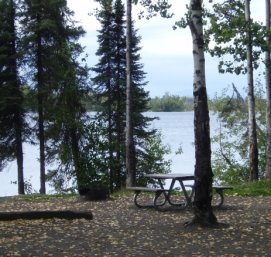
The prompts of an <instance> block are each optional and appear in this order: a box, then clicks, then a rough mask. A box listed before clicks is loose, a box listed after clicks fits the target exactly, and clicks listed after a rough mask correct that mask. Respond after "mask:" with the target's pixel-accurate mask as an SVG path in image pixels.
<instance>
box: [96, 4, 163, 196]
mask: <svg viewBox="0 0 271 257" xmlns="http://www.w3.org/2000/svg"><path fill="white" fill-rule="evenodd" d="M101 4H102V9H101V11H100V12H99V20H100V22H101V25H102V26H101V30H100V31H99V35H98V42H99V43H100V46H99V49H98V51H97V53H96V54H97V55H98V56H99V57H100V60H99V63H98V64H97V65H96V66H95V67H94V68H93V69H92V70H93V71H95V73H96V76H95V77H94V78H93V83H94V85H95V91H96V94H97V97H98V99H100V102H101V104H102V106H103V110H102V112H100V113H99V114H98V117H99V118H100V119H101V120H103V124H104V128H103V129H102V130H101V133H102V136H103V137H104V138H106V145H107V147H105V148H106V149H108V152H107V158H106V163H107V167H109V174H110V189H111V191H113V190H115V189H118V188H120V187H121V186H123V185H125V181H126V164H125V160H126V156H125V126H126V115H125V113H126V105H125V103H126V36H125V20H124V6H123V4H122V2H121V1H120V0H116V1H115V2H114V3H112V2H111V1H102V2H101ZM136 34H137V31H136V30H135V29H134V27H133V26H132V40H131V82H132V84H131V85H132V87H131V90H132V95H133V98H132V99H131V104H132V105H131V106H133V108H132V109H131V114H132V116H131V120H132V123H131V125H132V132H133V141H134V142H135V148H134V157H133V158H134V165H136V166H135V169H138V178H139V177H140V174H142V172H143V170H142V169H141V168H142V167H146V162H145V161H144V158H148V157H149V160H150V159H152V160H154V158H152V157H151V155H152V154H153V153H151V152H150V151H147V150H146V149H147V148H148V150H149V147H150V144H151V143H150V141H151V140H150V141H149V143H150V144H148V143H147V141H148V137H149V139H150V137H151V136H153V134H154V133H155V132H154V131H149V130H148V129H147V127H148V123H149V122H150V121H151V120H152V119H151V118H147V117H145V116H144V115H143V112H145V111H147V110H148V108H147V103H148V100H149V97H148V93H147V92H145V91H144V86H145V85H146V82H145V81H144V80H145V73H144V71H143V65H142V64H141V63H140V54H139V51H140V47H139V43H140V37H138V36H137V35H136ZM153 139H154V138H153V137H152V140H153ZM156 150H157V149H156ZM163 150H164V149H163ZM159 161H161V159H159ZM143 163H144V164H143ZM152 165H153V166H155V165H154V164H153V163H152ZM145 171H146V170H144V172H145ZM150 171H153V172H154V170H152V169H150ZM106 172H107V170H104V174H106Z"/></svg>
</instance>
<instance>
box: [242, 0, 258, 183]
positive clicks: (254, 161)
mask: <svg viewBox="0 0 271 257" xmlns="http://www.w3.org/2000/svg"><path fill="white" fill-rule="evenodd" d="M245 14H246V22H247V27H248V30H247V32H246V37H247V46H246V47H247V80H248V133H249V166H250V167H249V168H250V180H251V181H256V180H258V174H259V170H258V144H257V130H256V118H255V97H254V83H253V57H252V37H251V19H250V0H246V1H245Z"/></svg>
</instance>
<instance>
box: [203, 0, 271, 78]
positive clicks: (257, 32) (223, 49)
mask: <svg viewBox="0 0 271 257" xmlns="http://www.w3.org/2000/svg"><path fill="white" fill-rule="evenodd" d="M205 18H206V20H205V23H206V25H205V27H204V29H205V31H204V40H205V44H206V50H207V51H208V52H209V53H210V54H211V56H217V57H219V58H220V61H219V65H218V70H219V72H220V73H235V74H237V75H239V74H245V73H246V72H247V71H246V63H245V61H246V58H247V57H246V43H247V42H246V41H247V38H246V33H247V32H248V28H250V32H251V35H252V46H253V68H254V69H257V68H258V67H259V63H260V62H261V54H262V53H263V51H264V49H266V43H265V36H266V31H265V29H264V26H263V25H262V24H260V23H258V22H255V21H252V22H251V24H250V26H248V24H247V22H246V20H245V7H244V1H240V0H234V1H232V0H227V1H224V2H223V3H214V4H213V5H212V8H211V9H210V10H207V9H206V10H205Z"/></svg>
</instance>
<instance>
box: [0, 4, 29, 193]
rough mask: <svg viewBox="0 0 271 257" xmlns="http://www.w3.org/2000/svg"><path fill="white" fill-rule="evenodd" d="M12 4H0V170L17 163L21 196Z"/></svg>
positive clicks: (20, 139) (20, 99)
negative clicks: (7, 162) (10, 163)
mask: <svg viewBox="0 0 271 257" xmlns="http://www.w3.org/2000/svg"><path fill="white" fill-rule="evenodd" d="M15 4H16V3H15V1H13V0H1V1H0V9H1V16H0V124H1V125H0V170H1V169H3V167H4V165H5V163H6V161H11V160H13V159H16V160H17V166H18V193H19V194H24V172H23V148H22V143H23V134H24V133H23V130H24V127H25V122H24V110H23V107H22V105H23V96H22V92H21V84H20V79H19V74H18V46H17V43H18V42H17V31H16V27H15V21H16V13H15V9H16V7H15Z"/></svg>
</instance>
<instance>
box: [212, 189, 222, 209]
mask: <svg viewBox="0 0 271 257" xmlns="http://www.w3.org/2000/svg"><path fill="white" fill-rule="evenodd" d="M213 191H215V194H217V195H215V194H213V199H212V206H213V207H216V208H220V207H221V206H222V205H223V203H224V194H223V189H222V188H214V189H213ZM217 197H219V198H218V199H217Z"/></svg>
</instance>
